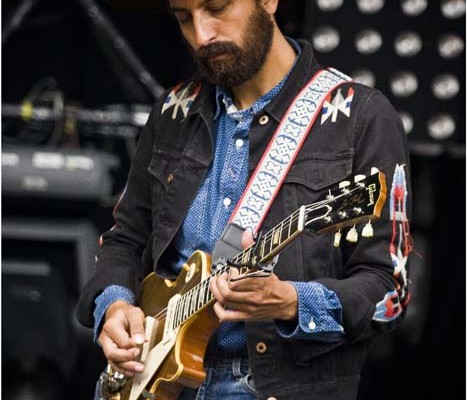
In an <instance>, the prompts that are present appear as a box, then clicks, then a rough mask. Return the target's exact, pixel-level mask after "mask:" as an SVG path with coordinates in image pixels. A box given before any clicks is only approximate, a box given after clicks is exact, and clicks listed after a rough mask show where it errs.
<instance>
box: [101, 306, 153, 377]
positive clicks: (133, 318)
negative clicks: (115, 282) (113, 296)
mask: <svg viewBox="0 0 467 400" xmlns="http://www.w3.org/2000/svg"><path fill="white" fill-rule="evenodd" d="M99 343H100V344H101V346H102V349H103V351H104V355H105V358H106V359H107V361H108V362H109V364H110V365H111V366H112V368H113V369H114V370H116V371H118V372H121V373H123V374H125V375H126V376H134V374H135V372H141V371H142V370H143V368H144V365H143V364H141V363H139V362H138V361H136V360H137V357H138V356H139V354H140V351H141V350H140V347H141V345H142V344H143V343H144V313H143V311H142V310H141V309H140V308H138V307H135V306H132V305H130V304H128V303H126V302H124V301H116V302H115V303H112V304H111V305H110V307H109V308H108V309H107V311H106V313H105V322H104V325H103V327H102V332H101V334H100V335H99Z"/></svg>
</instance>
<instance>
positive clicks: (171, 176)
mask: <svg viewBox="0 0 467 400" xmlns="http://www.w3.org/2000/svg"><path fill="white" fill-rule="evenodd" d="M173 180H174V174H172V173H171V174H169V176H168V177H167V183H168V184H171V183H172V181H173Z"/></svg>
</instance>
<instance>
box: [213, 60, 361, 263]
mask: <svg viewBox="0 0 467 400" xmlns="http://www.w3.org/2000/svg"><path fill="white" fill-rule="evenodd" d="M351 80H352V79H351V78H350V77H348V76H347V75H345V74H343V73H342V72H340V71H338V70H336V69H334V68H326V69H321V70H320V71H318V72H317V73H316V74H315V75H314V76H313V77H312V78H311V79H310V80H309V81H308V82H307V83H306V85H305V86H304V87H303V88H302V90H301V91H300V92H299V93H298V95H297V96H296V97H295V99H294V100H293V101H292V103H291V105H290V106H289V108H288V110H287V112H286V113H285V114H284V116H283V118H282V120H281V122H280V123H279V126H278V127H277V129H276V132H275V133H274V135H273V137H272V139H271V141H270V142H269V145H268V147H267V148H266V150H265V152H264V154H263V156H262V158H261V160H260V162H259V163H258V165H257V167H256V169H255V171H254V173H253V175H252V176H251V178H250V181H249V182H248V184H247V186H246V189H245V191H244V192H243V194H242V197H241V198H240V200H239V202H238V204H237V206H236V207H235V210H234V211H233V213H232V215H231V217H230V219H229V223H228V224H227V226H226V227H225V229H224V231H223V233H222V235H221V237H220V239H219V241H218V242H217V243H216V245H215V247H214V250H213V253H212V260H213V266H214V267H215V266H216V265H218V264H224V263H225V262H226V260H228V259H230V258H232V257H234V256H235V255H237V254H238V253H239V252H240V251H242V246H241V243H240V241H241V235H242V233H243V231H244V230H246V229H249V230H250V231H251V232H252V233H253V235H254V236H256V234H257V233H258V232H259V227H260V226H261V224H262V222H263V220H264V218H265V216H266V214H267V211H268V210H269V208H270V206H271V204H272V202H273V201H274V199H275V197H276V195H277V192H278V191H279V189H280V187H281V185H282V182H283V181H284V179H285V177H286V175H287V173H288V171H289V169H290V167H291V166H292V164H293V162H294V160H295V158H296V156H297V154H298V152H299V151H300V148H301V147H302V145H303V143H304V141H305V139H306V137H307V135H308V133H309V132H310V130H311V127H312V126H313V123H314V122H315V120H316V119H317V117H318V114H319V112H320V110H321V108H322V107H323V104H324V102H325V100H326V98H327V96H328V94H329V95H330V94H331V92H332V91H333V90H334V89H336V88H337V87H338V86H340V85H342V84H343V83H346V82H349V81H351ZM273 263H274V262H273Z"/></svg>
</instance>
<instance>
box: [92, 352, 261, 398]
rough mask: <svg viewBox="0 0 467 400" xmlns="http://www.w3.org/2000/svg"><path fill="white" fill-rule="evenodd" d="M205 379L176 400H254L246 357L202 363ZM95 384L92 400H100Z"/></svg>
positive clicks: (214, 358)
mask: <svg viewBox="0 0 467 400" xmlns="http://www.w3.org/2000/svg"><path fill="white" fill-rule="evenodd" d="M204 369H205V370H206V379H205V380H204V382H203V383H202V384H201V386H200V387H199V388H198V389H190V388H186V389H184V390H183V392H182V393H181V394H180V396H179V397H178V400H219V399H223V400H256V390H255V386H254V383H253V377H252V375H251V372H250V366H249V364H248V358H247V357H240V356H228V355H222V356H215V357H210V358H209V359H208V360H205V362H204ZM99 393H100V382H97V385H96V391H95V394H94V400H100V399H101V397H100V396H99Z"/></svg>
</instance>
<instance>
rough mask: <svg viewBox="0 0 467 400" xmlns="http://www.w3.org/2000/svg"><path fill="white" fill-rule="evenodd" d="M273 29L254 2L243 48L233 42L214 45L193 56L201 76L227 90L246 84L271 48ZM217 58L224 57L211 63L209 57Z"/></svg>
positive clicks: (267, 17) (268, 18)
mask: <svg viewBox="0 0 467 400" xmlns="http://www.w3.org/2000/svg"><path fill="white" fill-rule="evenodd" d="M273 29H274V24H273V22H272V20H271V17H270V16H269V14H268V13H267V12H266V11H265V10H264V9H263V8H262V6H261V5H259V4H258V3H256V8H255V10H254V12H253V13H252V14H251V15H250V17H249V18H248V22H247V25H246V29H245V34H244V35H243V37H242V42H243V43H242V47H240V46H237V45H236V44H234V43H232V42H215V43H212V44H208V45H206V46H204V47H201V48H199V49H198V50H197V51H196V52H195V53H194V58H195V61H196V63H197V64H198V66H199V67H200V70H201V73H202V75H203V76H204V77H205V78H206V79H207V80H208V81H209V82H211V83H213V84H217V85H222V86H226V87H232V86H237V85H239V84H241V83H244V82H246V81H247V80H249V79H250V78H252V77H253V76H254V75H255V74H256V73H257V72H258V71H259V70H260V69H261V67H262V66H263V64H264V61H265V60H266V57H267V55H268V53H269V51H270V49H271V44H272V35H273ZM220 55H222V56H223V57H222V58H221V59H218V60H211V57H215V56H220ZM224 56H225V58H224Z"/></svg>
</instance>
